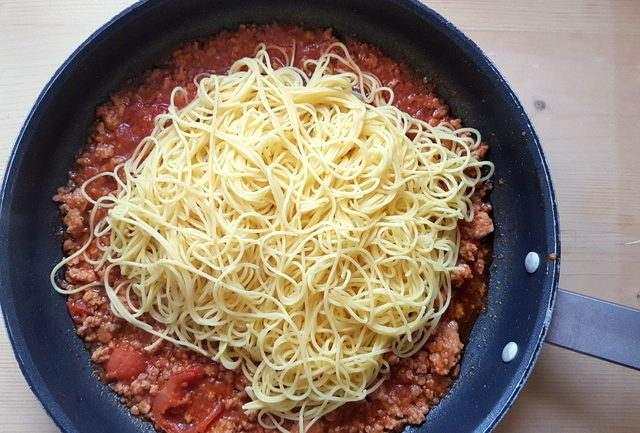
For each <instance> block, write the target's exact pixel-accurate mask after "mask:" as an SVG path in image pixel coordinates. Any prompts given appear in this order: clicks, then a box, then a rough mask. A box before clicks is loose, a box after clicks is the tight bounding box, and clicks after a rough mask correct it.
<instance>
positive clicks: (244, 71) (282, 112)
mask: <svg viewBox="0 0 640 433" xmlns="http://www.w3.org/2000/svg"><path fill="white" fill-rule="evenodd" d="M196 83H197V94H196V96H195V97H194V98H193V99H192V100H191V102H190V103H189V104H188V105H187V106H185V107H183V108H178V107H177V106H176V104H175V100H176V98H177V97H178V95H179V94H181V93H185V90H184V89H181V88H178V89H175V90H174V92H173V95H172V103H171V105H170V107H169V109H168V112H167V113H166V114H162V115H159V116H158V117H157V118H156V124H155V129H154V130H153V133H152V134H151V135H150V136H149V137H147V138H145V139H144V140H143V141H142V142H141V143H140V145H139V146H138V147H137V149H136V151H135V153H134V155H133V156H132V157H131V158H130V159H129V160H128V161H127V162H125V163H123V164H121V165H119V166H118V167H116V169H115V170H114V171H113V172H108V173H101V174H99V175H98V176H96V177H95V178H93V179H90V180H89V181H87V183H85V185H83V192H84V191H85V190H84V188H85V187H86V185H88V184H89V183H91V182H93V181H94V180H95V179H96V178H98V177H102V176H111V177H112V178H113V179H115V181H116V182H117V183H118V188H117V191H116V192H115V193H113V194H111V195H108V196H105V197H101V198H99V199H97V200H94V199H91V197H89V196H88V195H87V194H86V192H84V194H85V197H86V198H87V199H89V200H90V201H91V202H92V203H93V210H92V212H93V214H92V219H91V224H92V236H91V239H89V241H88V242H87V245H89V244H90V243H91V241H92V240H93V239H96V238H98V239H108V241H102V242H98V246H99V248H100V250H101V254H102V256H101V257H100V258H99V259H98V260H95V259H93V261H92V263H93V264H94V266H95V267H96V269H103V270H104V275H105V277H104V281H102V283H101V284H103V285H104V287H105V290H106V293H107V294H108V296H109V299H110V302H111V308H112V310H113V313H114V314H115V315H117V316H119V317H121V318H123V319H125V320H126V321H128V322H130V323H132V324H134V325H136V326H138V327H140V328H142V329H144V330H146V331H148V332H150V333H152V334H155V335H156V336H158V337H160V339H164V340H169V341H171V342H173V343H175V344H178V345H182V346H185V347H188V348H191V349H193V350H195V351H197V352H200V353H202V354H205V355H207V356H210V357H211V358H212V359H213V360H215V361H217V362H220V363H221V364H222V365H223V366H224V367H226V368H228V369H241V370H242V371H243V372H244V374H245V375H246V376H247V378H248V379H249V380H250V383H251V386H250V387H248V388H247V393H248V396H249V398H250V401H249V402H248V403H247V404H246V405H245V406H244V409H245V410H246V411H248V412H257V413H258V419H259V421H260V423H261V424H262V425H263V426H266V427H277V428H280V429H281V430H283V427H282V424H283V421H284V420H295V421H297V422H299V424H300V429H301V431H305V430H307V429H308V427H309V426H310V425H312V424H313V423H314V422H315V421H316V420H317V419H319V418H320V417H322V416H323V415H325V414H326V413H328V412H330V411H332V410H334V409H336V408H337V407H339V406H341V405H343V404H345V403H346V402H350V401H356V400H361V399H363V398H365V396H366V395H367V394H368V393H370V392H372V391H373V390H375V389H376V388H377V387H378V386H379V385H380V384H381V383H382V381H383V380H384V379H385V377H386V373H388V372H389V365H388V363H387V362H386V361H385V355H387V354H390V353H393V354H395V355H397V356H399V357H407V356H410V355H412V354H413V353H415V352H416V351H417V350H419V349H420V348H421V347H422V346H423V345H424V343H425V342H426V340H427V339H428V337H429V335H430V334H431V333H432V331H433V329H434V327H435V326H436V325H437V323H438V320H439V318H440V316H441V315H442V314H443V312H444V311H445V309H446V308H447V305H448V303H449V300H450V297H451V282H450V273H451V271H452V270H453V269H455V265H456V261H457V256H458V246H459V245H458V244H459V239H458V232H457V224H458V222H459V221H460V220H467V221H469V220H471V219H472V217H473V215H472V207H471V202H470V196H471V195H472V194H473V191H474V186H475V185H477V184H478V183H479V182H481V181H483V180H484V179H486V178H487V177H489V176H490V175H491V173H492V165H491V163H489V162H482V161H478V160H476V159H474V158H473V156H472V151H473V150H474V149H475V148H476V147H477V146H478V145H479V143H480V134H479V133H478V132H477V131H476V130H473V129H458V130H454V129H452V128H451V127H450V126H449V125H446V124H442V125H440V126H436V127H433V126H430V125H429V124H427V123H425V122H422V121H420V120H417V119H415V118H412V117H411V116H409V115H408V114H406V113H404V112H402V111H400V110H399V109H397V108H396V107H394V106H393V105H392V100H393V92H392V91H391V89H389V88H387V87H383V86H382V85H381V83H380V82H379V80H378V79H377V78H376V77H375V76H373V75H370V74H367V73H365V72H363V71H361V70H360V69H359V68H358V66H357V65H356V64H355V63H354V61H353V60H352V59H351V57H350V56H349V53H348V51H347V49H346V47H345V46H344V45H342V44H335V45H333V46H331V47H330V49H329V50H328V51H327V52H326V53H325V54H324V55H323V56H321V57H320V58H319V59H317V60H313V61H307V62H305V64H304V67H303V68H302V69H299V68H296V67H293V66H284V67H279V68H274V67H273V66H272V60H271V59H270V56H269V50H268V49H267V48H266V47H264V46H262V47H259V50H258V51H257V54H256V55H255V57H253V58H243V59H240V60H238V61H237V62H236V63H235V64H234V65H233V66H232V67H231V68H230V70H229V71H228V74H226V75H209V76H200V77H198V79H197V81H196ZM182 96H183V95H181V97H182ZM99 210H102V211H103V212H106V216H105V217H104V218H98V217H97V216H96V215H98V213H97V212H98V211H99ZM81 254H86V246H85V248H83V249H81V250H79V251H78V252H76V253H75V254H74V255H72V256H70V257H68V258H67V259H65V260H64V261H63V262H61V263H60V265H59V266H58V267H57V268H56V269H54V272H53V273H52V275H55V272H56V271H57V270H58V269H59V268H60V267H62V266H64V264H65V263H66V262H67V261H69V260H73V258H74V257H77V256H78V255H81ZM86 259H87V260H91V259H90V258H88V257H87V258H86ZM116 270H117V271H118V272H119V273H120V274H121V275H122V276H123V277H125V278H124V281H122V280H118V281H121V282H120V283H117V284H115V283H114V282H113V281H114V279H113V278H111V276H112V275H113V274H114V273H115V272H116ZM86 288H87V287H86V286H84V287H79V288H77V289H75V290H74V291H79V290H84V289H86ZM60 290H62V289H60ZM66 292H67V293H68V292H69V291H66ZM145 317H151V318H152V319H153V321H149V320H147V319H145ZM160 339H158V340H157V341H160Z"/></svg>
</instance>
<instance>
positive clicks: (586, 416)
mask: <svg viewBox="0 0 640 433" xmlns="http://www.w3.org/2000/svg"><path fill="white" fill-rule="evenodd" d="M129 3H130V1H129V0H58V1H53V0H2V1H1V2H0V67H1V69H2V75H1V78H0V167H1V168H0V172H1V171H2V170H4V166H5V163H6V160H7V157H8V154H9V152H10V149H11V147H12V145H13V142H14V140H15V138H16V136H17V133H18V130H19V128H20V126H21V124H22V122H23V121H24V119H25V117H26V115H27V113H28V112H29V109H30V108H31V105H32V104H33V102H34V101H35V98H36V97H37V95H38V93H39V92H40V91H41V89H42V88H43V86H44V85H45V83H46V82H47V81H48V80H49V78H50V77H51V75H52V74H53V72H54V71H55V70H56V68H58V66H60V64H61V63H62V62H63V60H64V59H65V58H66V57H67V56H68V55H69V54H70V53H71V52H72V51H73V49H75V47H76V46H77V45H78V44H80V43H81V42H82V41H83V40H84V39H85V38H86V37H87V36H89V34H91V32H93V31H94V30H95V29H97V28H98V27H99V26H100V25H101V24H103V23H104V22H106V21H107V20H108V19H109V18H110V17H112V16H113V15H114V14H116V13H117V12H119V11H120V10H122V9H123V8H124V7H126V6H128V4H129ZM373 4H375V2H373V1H372V5H373ZM428 4H429V5H430V6H431V7H432V8H434V9H435V10H437V11H439V12H440V13H441V14H443V15H444V16H445V17H447V18H448V19H449V20H451V21H452V22H453V23H454V24H456V25H458V26H459V27H460V28H461V29H462V30H463V31H464V32H465V33H466V34H467V35H469V36H470V37H471V38H472V39H473V40H474V41H475V42H476V43H477V44H478V45H479V46H480V47H481V48H483V49H484V51H485V52H486V53H487V54H488V55H489V57H490V58H491V59H492V60H493V61H494V62H495V63H496V65H497V66H498V68H499V69H500V71H501V72H502V73H503V75H504V76H505V77H506V78H507V80H508V81H509V82H510V83H511V85H512V87H513V88H514V90H515V92H516V93H517V94H518V96H519V98H520V100H521V101H522V103H523V105H524V106H525V108H526V109H527V111H528V112H529V114H530V116H531V118H532V120H533V123H534V124H535V126H536V129H537V131H538V133H539V135H540V138H541V141H542V143H543V147H544V151H545V153H546V156H547V158H548V161H549V165H550V167H551V171H552V175H553V178H554V181H555V187H556V191H557V194H558V201H559V208H560V220H561V221H560V223H561V230H562V248H563V250H562V277H561V282H560V285H561V287H563V288H565V289H568V290H573V291H577V292H581V293H584V294H587V295H591V296H596V297H599V298H603V299H606V300H609V301H613V302H618V303H621V304H625V305H628V306H631V307H635V308H640V279H639V278H638V275H637V270H638V269H639V268H640V243H636V244H632V242H633V241H637V240H640V194H639V193H638V190H639V189H640V182H639V180H638V179H639V177H638V174H637V167H638V165H639V162H640V143H639V141H638V135H637V131H636V128H637V126H638V125H639V124H640V2H639V1H634V0H630V1H599V2H598V1H586V0H563V1H558V0H535V1H531V0H518V1H508V0H484V1H471V0H469V1H461V0H457V1H451V0H448V1H447V0H438V1H429V2H428ZM0 328H2V330H1V331H0V390H2V391H1V392H0V431H3V432H11V433H27V432H28V433H54V432H58V430H57V428H56V427H55V426H54V424H53V422H52V421H50V420H49V419H48V418H47V416H46V415H45V413H44V411H43V409H42V408H41V407H40V406H39V404H38V402H37V401H36V399H35V397H34V396H33V395H32V394H31V392H30V390H29V388H28V387H27V385H26V382H25V381H24V379H23V377H22V375H21V373H20V371H19V369H18V366H17V364H16V362H15V359H14V356H13V353H12V351H11V347H10V345H9V342H8V341H7V337H6V333H5V331H4V328H3V327H0ZM638 344H640V342H638ZM497 431H498V432H499V433H507V432H532V433H533V432H555V433H569V432H608V433H613V432H624V433H628V432H638V431H640V373H639V372H635V371H631V370H628V369H625V368H623V367H618V366H615V365H610V364H607V363H605V362H602V361H598V360H595V359H591V358H588V357H585V356H582V355H578V354H575V353H571V352H568V351H565V350H562V349H559V348H555V347H551V346H546V347H545V348H544V350H543V353H542V356H541V358H540V360H539V362H538V364H537V366H536V368H535V370H534V372H533V375H532V377H531V379H530V380H529V382H528V384H527V385H526V387H525V389H524V391H523V392H522V394H521V395H520V397H519V398H518V400H517V402H516V403H515V405H514V407H513V408H512V409H511V410H510V412H509V413H508V415H507V416H506V418H505V419H504V421H503V422H502V423H501V425H500V426H499V427H498V429H497ZM88 433H90V432H88Z"/></svg>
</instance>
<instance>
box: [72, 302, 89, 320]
mask: <svg viewBox="0 0 640 433" xmlns="http://www.w3.org/2000/svg"><path fill="white" fill-rule="evenodd" d="M67 309H68V310H69V315H70V316H71V319H73V321H74V322H75V323H77V324H81V323H82V322H83V321H84V319H85V318H86V317H87V316H88V315H89V313H90V311H89V307H87V304H85V303H84V302H83V301H82V300H81V299H79V300H77V301H75V302H68V303H67Z"/></svg>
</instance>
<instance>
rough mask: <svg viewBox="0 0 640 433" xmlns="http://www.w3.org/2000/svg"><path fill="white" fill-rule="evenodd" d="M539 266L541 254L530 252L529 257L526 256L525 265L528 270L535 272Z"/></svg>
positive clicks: (531, 272)
mask: <svg viewBox="0 0 640 433" xmlns="http://www.w3.org/2000/svg"><path fill="white" fill-rule="evenodd" d="M538 266H540V256H539V255H538V253H534V252H533V251H531V252H529V254H527V257H525V258H524V267H525V268H526V269H527V272H529V273H530V274H533V273H534V272H535V271H537V270H538Z"/></svg>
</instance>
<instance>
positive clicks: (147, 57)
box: [0, 0, 640, 433]
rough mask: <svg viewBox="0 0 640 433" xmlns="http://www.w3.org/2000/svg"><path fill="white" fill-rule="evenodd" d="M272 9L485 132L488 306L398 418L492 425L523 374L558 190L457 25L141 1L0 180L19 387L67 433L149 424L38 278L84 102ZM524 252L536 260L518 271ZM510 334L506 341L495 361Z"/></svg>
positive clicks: (55, 94) (406, 11)
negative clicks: (422, 410) (102, 371)
mask: <svg viewBox="0 0 640 433" xmlns="http://www.w3.org/2000/svg"><path fill="white" fill-rule="evenodd" d="M270 21H282V22H288V23H295V24H301V25H304V26H308V27H328V26H331V27H333V28H334V29H335V31H336V33H337V34H339V35H343V36H355V37H357V38H358V39H360V40H364V41H368V42H370V43H372V44H374V45H377V46H378V47H380V48H382V49H383V50H384V51H385V52H387V53H390V54H392V55H393V56H394V57H396V58H398V59H400V60H404V61H405V62H407V63H408V64H409V65H411V66H413V67H414V68H415V69H417V70H419V71H423V72H424V73H425V74H426V75H428V76H429V77H431V79H432V80H433V82H434V83H435V84H436V85H437V90H438V92H439V93H440V94H441V95H442V96H443V97H444V98H445V99H446V100H447V102H448V103H449V105H450V106H451V108H452V111H453V113H454V114H455V115H456V116H459V117H461V118H462V119H464V121H465V123H466V124H467V125H470V126H473V127H475V128H477V129H479V130H480V131H482V132H483V134H484V137H485V140H486V141H487V142H488V143H489V144H490V145H491V151H490V154H489V158H490V159H491V160H492V161H493V162H494V163H495V166H496V175H495V179H496V182H495V188H494V191H493V193H492V194H491V201H492V203H493V205H494V208H495V213H494V219H495V225H496V232H495V241H494V260H493V264H492V266H491V268H490V288H489V299H488V312H487V314H484V315H482V316H480V318H479V319H478V321H477V323H476V325H475V327H474V328H473V331H472V333H471V336H470V338H469V342H468V345H467V348H466V351H465V354H464V358H463V361H462V369H461V375H460V376H461V377H460V379H459V380H458V381H457V382H456V383H455V384H454V386H453V388H452V389H451V392H450V395H449V396H448V397H447V398H446V399H444V400H443V401H442V402H441V403H440V404H439V405H438V406H437V407H436V408H435V409H433V410H432V412H431V413H430V414H429V416H428V418H427V421H426V422H425V423H424V424H423V425H422V426H420V427H416V428H413V427H412V428H407V429H406V430H405V431H420V432H447V433H453V432H471V431H478V432H485V431H490V430H491V429H492V428H493V427H494V426H495V425H496V424H497V423H498V421H499V420H500V419H501V418H502V416H503V415H504V414H505V412H506V411H507V409H508V408H509V407H510V406H511V404H512V402H513V400H514V398H515V396H516V395H517V393H518V392H519V390H520V389H521V388H522V386H523V384H524V382H525V380H526V379H527V377H528V376H529V373H530V372H531V368H532V367H533V364H534V362H535V360H536V358H537V356H538V353H539V351H540V347H541V345H542V343H543V341H544V338H545V335H546V333H547V329H548V328H549V324H550V321H551V311H552V308H553V304H554V298H555V294H556V287H557V282H558V271H559V260H547V256H548V255H549V254H555V255H557V257H559V253H560V249H559V248H560V245H559V237H558V218H557V213H556V203H555V198H554V194H553V189H552V186H551V180H550V178H549V173H548V169H547V165H546V163H545V160H544V157H543V155H542V150H541V148H540V144H539V142H538V138H537V136H536V134H535V132H534V131H533V129H532V127H531V123H530V121H529V119H528V118H527V116H526V114H525V113H524V110H523V108H522V106H521V105H520V103H519V102H518V100H517V98H516V97H515V95H514V94H513V92H512V91H511V89H510V88H509V86H508V85H507V84H506V83H505V81H504V79H503V78H502V77H501V76H500V74H499V73H498V72H497V71H496V69H495V67H494V66H493V64H492V63H491V62H490V61H489V60H488V59H487V58H486V57H485V56H484V55H483V54H482V52H481V51H480V50H479V49H478V47H476V46H475V45H474V44H473V42H471V41H470V40H469V39H468V38H467V37H466V36H464V35H463V34H462V33H461V32H460V31H458V30H457V29H456V28H455V27H453V26H452V25H451V24H450V23H449V22H447V21H446V20H444V19H443V18H442V17H440V16H439V15H437V14H436V13H434V12H433V11H431V10H429V9H428V8H426V7H424V6H423V5H421V4H419V3H417V2H415V1H410V0H378V1H376V2H372V1H371V0H350V1H346V0H314V1H312V2H301V1H300V0H277V1H269V2H267V1H260V0H244V1H238V0H235V1H234V0H191V1H188V2H185V1H180V0H150V1H143V2H141V3H138V4H136V5H134V6H132V7H131V8H129V9H127V10H126V11H124V12H123V13H122V14H120V15H119V16H117V17H116V18H115V19H114V20H112V21H111V22H109V23H108V24H107V25H105V26H104V27H102V28H101V29H100V30H98V31H97V32H96V33H95V34H94V35H93V36H91V37H90V38H89V39H88V40H87V41H86V42H85V43H83V44H82V45H81V46H80V47H79V48H78V49H77V50H76V52H74V53H73V54H72V55H71V57H70V58H69V59H68V60H67V61H66V62H65V63H64V65H63V66H62V67H61V68H60V70H58V71H57V72H56V74H55V76H54V77H53V79H52V80H51V82H50V83H49V84H48V85H47V87H46V88H45V89H44V91H43V92H42V94H41V95H40V97H39V99H38V101H37V102H36V104H35V106H34V108H33V110H32V111H31V113H30V115H29V117H28V119H27V121H26V122H25V125H24V127H23V129H22V131H21V133H20V135H19V137H18V141H17V144H16V147H15V148H14V151H13V154H12V156H11V159H10V161H9V165H8V167H7V171H6V174H5V180H4V185H3V189H2V193H1V199H2V202H1V206H0V212H1V214H0V215H1V216H0V301H1V302H2V309H3V311H4V314H5V320H6V325H7V329H8V332H9V337H10V339H11V341H12V343H13V347H14V350H15V353H16V357H17V359H18V362H19V364H20V367H21V368H22V371H23V373H24V374H25V376H26V378H27V380H28V382H29V384H30V386H31V388H32V389H33V391H34V393H35V394H36V395H37V397H38V398H39V399H40V401H41V402H42V404H43V405H44V407H45V409H46V410H47V412H48V413H49V415H50V416H51V417H52V418H53V420H54V421H55V422H56V424H57V425H58V426H59V427H60V428H61V429H62V430H63V431H64V432H69V433H71V432H88V433H101V432H104V433H113V432H119V433H127V432H132V433H133V432H153V431H154V429H153V427H152V425H151V424H150V423H149V422H145V421H143V420H141V419H138V418H135V417H132V416H131V415H130V414H129V412H128V410H127V409H126V408H125V407H124V406H123V405H122V404H120V403H119V402H118V398H117V396H116V395H115V394H113V393H111V392H109V391H108V389H107V387H106V386H105V385H103V384H102V383H100V382H99V381H98V380H97V377H96V373H95V372H94V370H93V367H92V365H91V362H90V359H89V353H88V352H87V351H86V350H85V349H84V347H83V344H82V342H81V340H80V339H79V338H77V337H76V335H75V328H74V326H73V324H72V322H71V320H70V318H69V316H68V314H67V310H66V308H65V305H64V301H65V300H64V298H63V297H62V296H60V295H58V294H57V293H55V292H54V291H53V290H52V288H51V287H50V284H49V280H48V277H49V272H50V270H51V268H52V267H53V266H54V265H55V263H57V262H58V261H59V260H60V258H61V246H60V240H59V238H57V237H56V236H54V234H55V233H56V231H57V230H59V226H60V220H59V215H58V210H57V207H56V205H55V204H54V203H53V202H52V201H51V196H52V195H53V194H54V192H55V191H56V188H57V187H58V186H60V185H63V184H64V183H65V182H66V178H67V171H68V170H69V169H70V167H71V166H72V163H73V160H74V156H75V155H76V153H77V152H78V151H79V149H80V148H81V147H82V146H83V145H84V143H85V140H86V135H87V130H88V129H89V127H90V126H91V124H92V123H93V121H94V108H95V106H96V105H98V104H100V103H101V102H102V101H104V100H105V99H106V98H107V95H108V93H109V92H110V91H113V90H114V89H117V88H118V87H119V85H121V83H122V82H123V81H124V80H125V79H126V78H127V77H131V76H134V75H135V74H136V73H139V72H141V71H142V70H144V69H146V68H148V67H150V66H152V65H153V62H154V60H157V59H159V58H161V57H162V55H163V54H166V53H167V52H169V51H170V50H171V49H172V48H174V47H176V46H177V45H179V44H180V43H182V42H184V41H188V40H191V39H196V38H199V37H203V36H207V35H211V34H213V33H216V32H218V31H220V30H222V29H225V28H233V27H235V26H237V25H238V24H240V23H248V22H270ZM497 180H499V181H497ZM531 251H532V252H535V253H537V254H539V256H540V257H541V263H540V266H539V268H538V269H537V271H535V272H533V273H528V272H527V271H526V270H525V267H524V258H525V256H526V255H527V254H528V253H529V252H531ZM638 341H640V337H639V338H638ZM509 342H514V343H515V344H517V347H518V351H517V354H516V355H515V357H514V358H513V359H512V360H511V361H510V362H505V361H503V359H502V353H503V348H504V347H505V345H506V344H507V343H509ZM639 358H640V357H639ZM506 359H508V358H506ZM622 362H624V360H623V361H622Z"/></svg>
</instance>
